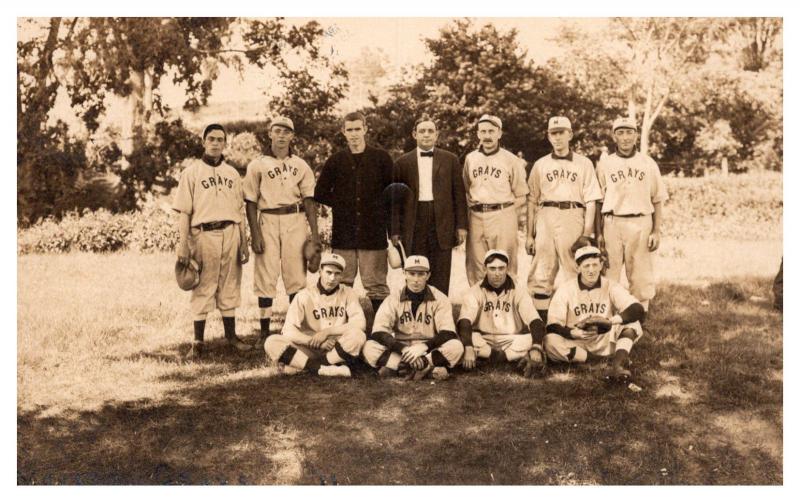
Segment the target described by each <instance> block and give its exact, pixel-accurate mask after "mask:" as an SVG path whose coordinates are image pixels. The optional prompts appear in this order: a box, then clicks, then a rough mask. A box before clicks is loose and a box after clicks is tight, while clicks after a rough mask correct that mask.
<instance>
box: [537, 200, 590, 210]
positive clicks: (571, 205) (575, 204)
mask: <svg viewBox="0 0 800 502" xmlns="http://www.w3.org/2000/svg"><path fill="white" fill-rule="evenodd" d="M542 207H557V208H559V209H572V208H575V207H579V208H584V207H586V206H584V205H583V204H581V203H580V202H554V201H551V200H546V201H544V202H542Z"/></svg>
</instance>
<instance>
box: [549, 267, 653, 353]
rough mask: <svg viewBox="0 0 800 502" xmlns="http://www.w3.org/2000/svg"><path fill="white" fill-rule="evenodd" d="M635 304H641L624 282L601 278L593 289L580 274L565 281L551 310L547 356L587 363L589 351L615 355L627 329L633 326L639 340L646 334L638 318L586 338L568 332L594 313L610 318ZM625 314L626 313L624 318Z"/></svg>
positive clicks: (553, 301) (557, 291)
mask: <svg viewBox="0 0 800 502" xmlns="http://www.w3.org/2000/svg"><path fill="white" fill-rule="evenodd" d="M635 304H637V305H638V301H637V300H636V298H634V297H633V296H632V295H631V294H630V293H628V291H627V290H626V289H625V288H624V287H623V286H622V285H620V284H619V283H617V282H614V281H612V280H610V279H607V278H606V277H600V279H599V280H598V282H597V284H596V285H595V286H594V287H592V288H588V287H586V286H584V285H583V283H581V282H580V279H579V278H578V277H574V278H571V279H570V280H568V281H565V282H564V283H562V284H561V286H559V288H558V289H557V290H556V292H555V294H554V295H553V299H552V301H551V302H550V308H549V309H548V311H547V323H548V324H547V331H548V333H547V335H545V337H544V348H545V351H546V352H547V356H548V357H549V358H550V359H553V360H556V361H563V362H585V361H586V358H587V357H588V354H593V355H597V356H610V355H613V354H614V352H615V346H616V343H617V339H618V337H619V335H620V333H621V332H622V330H623V329H626V328H631V329H633V330H634V332H635V333H636V340H638V339H639V338H640V337H641V336H642V327H641V325H640V323H639V322H638V321H635V322H629V323H627V324H621V325H614V326H613V327H612V329H611V330H609V331H608V332H606V333H603V334H599V333H598V334H595V335H591V336H589V337H587V338H584V339H573V338H572V337H571V335H568V333H567V331H568V330H570V329H572V328H574V327H575V326H576V325H577V324H578V323H579V322H581V321H583V320H584V319H588V318H589V317H592V316H602V317H606V318H608V319H609V320H610V319H611V317H613V316H614V315H615V314H623V313H624V311H625V310H626V309H628V308H630V307H632V306H633V305H635ZM640 307H641V306H640V305H639V308H640ZM625 317H626V316H625V315H624V314H623V320H625Z"/></svg>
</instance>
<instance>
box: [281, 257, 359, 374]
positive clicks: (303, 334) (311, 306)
mask: <svg viewBox="0 0 800 502" xmlns="http://www.w3.org/2000/svg"><path fill="white" fill-rule="evenodd" d="M344 269H345V261H344V258H342V257H341V256H339V255H337V254H332V253H325V254H324V255H323V256H322V259H321V261H320V273H319V281H318V282H317V284H316V285H315V286H313V287H310V288H305V289H301V290H300V292H299V293H297V295H296V296H295V297H294V299H293V300H292V303H291V304H290V305H289V311H288V312H287V313H286V322H285V323H284V325H283V331H282V332H281V334H280V335H273V336H271V337H269V338H267V341H266V344H265V350H266V352H267V355H268V356H269V357H270V359H272V360H273V361H277V362H278V364H279V366H288V367H289V368H291V370H290V371H288V372H296V371H302V370H307V371H309V372H311V373H315V374H317V375H321V376H344V377H349V376H350V367H349V366H348V365H349V364H350V363H352V362H353V361H355V360H356V359H358V356H359V354H360V353H361V348H362V347H363V346H364V342H365V341H366V339H367V335H366V334H365V333H364V329H365V328H366V323H367V321H366V318H365V317H364V311H363V310H361V305H360V304H359V303H358V295H357V294H356V292H355V291H353V290H352V289H351V288H349V287H348V286H345V285H344V284H340V282H341V280H342V272H343V271H344ZM287 369H288V368H287Z"/></svg>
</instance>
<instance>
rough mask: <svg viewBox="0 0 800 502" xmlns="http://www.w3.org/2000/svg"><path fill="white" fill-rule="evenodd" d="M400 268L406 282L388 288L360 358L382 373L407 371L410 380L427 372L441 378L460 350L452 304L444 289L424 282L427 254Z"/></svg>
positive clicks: (411, 257)
mask: <svg viewBox="0 0 800 502" xmlns="http://www.w3.org/2000/svg"><path fill="white" fill-rule="evenodd" d="M404 270H405V279H406V286H405V287H404V288H403V289H402V290H401V291H395V292H392V293H391V294H390V295H389V296H388V297H387V298H386V300H384V301H383V303H382V304H381V306H380V308H379V309H378V313H377V314H376V315H375V322H374V324H373V326H372V335H371V336H370V339H369V340H367V343H366V344H364V354H363V357H364V360H365V361H366V362H367V364H369V365H370V366H372V367H373V368H378V374H379V375H380V376H383V377H386V376H395V375H397V374H398V370H400V369H402V370H404V371H405V370H407V369H408V370H413V373H410V374H409V375H410V376H412V377H413V378H414V379H415V380H420V379H422V378H424V377H425V376H426V375H428V374H429V373H431V371H432V376H433V378H435V379H445V378H447V377H448V376H449V374H448V372H447V368H452V367H454V366H455V365H456V364H457V363H458V360H459V359H461V356H462V355H463V354H464V346H463V345H462V344H461V341H460V340H459V339H458V337H457V336H456V332H455V326H454V325H453V307H452V305H451V304H450V301H449V300H448V299H447V296H445V294H444V293H442V292H441V291H439V290H438V289H436V288H434V287H432V286H428V284H427V283H428V278H429V277H430V275H431V272H430V270H431V268H430V264H429V262H428V259H427V258H425V257H424V256H419V255H413V256H409V257H408V258H407V259H406V261H405V269H404Z"/></svg>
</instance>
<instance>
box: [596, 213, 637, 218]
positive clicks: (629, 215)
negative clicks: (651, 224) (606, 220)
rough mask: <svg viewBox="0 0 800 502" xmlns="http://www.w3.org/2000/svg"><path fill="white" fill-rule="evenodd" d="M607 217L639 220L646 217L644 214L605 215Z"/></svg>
mask: <svg viewBox="0 0 800 502" xmlns="http://www.w3.org/2000/svg"><path fill="white" fill-rule="evenodd" d="M605 214H606V216H613V217H615V218H638V217H639V216H644V214H642V213H636V214H616V213H605Z"/></svg>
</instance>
